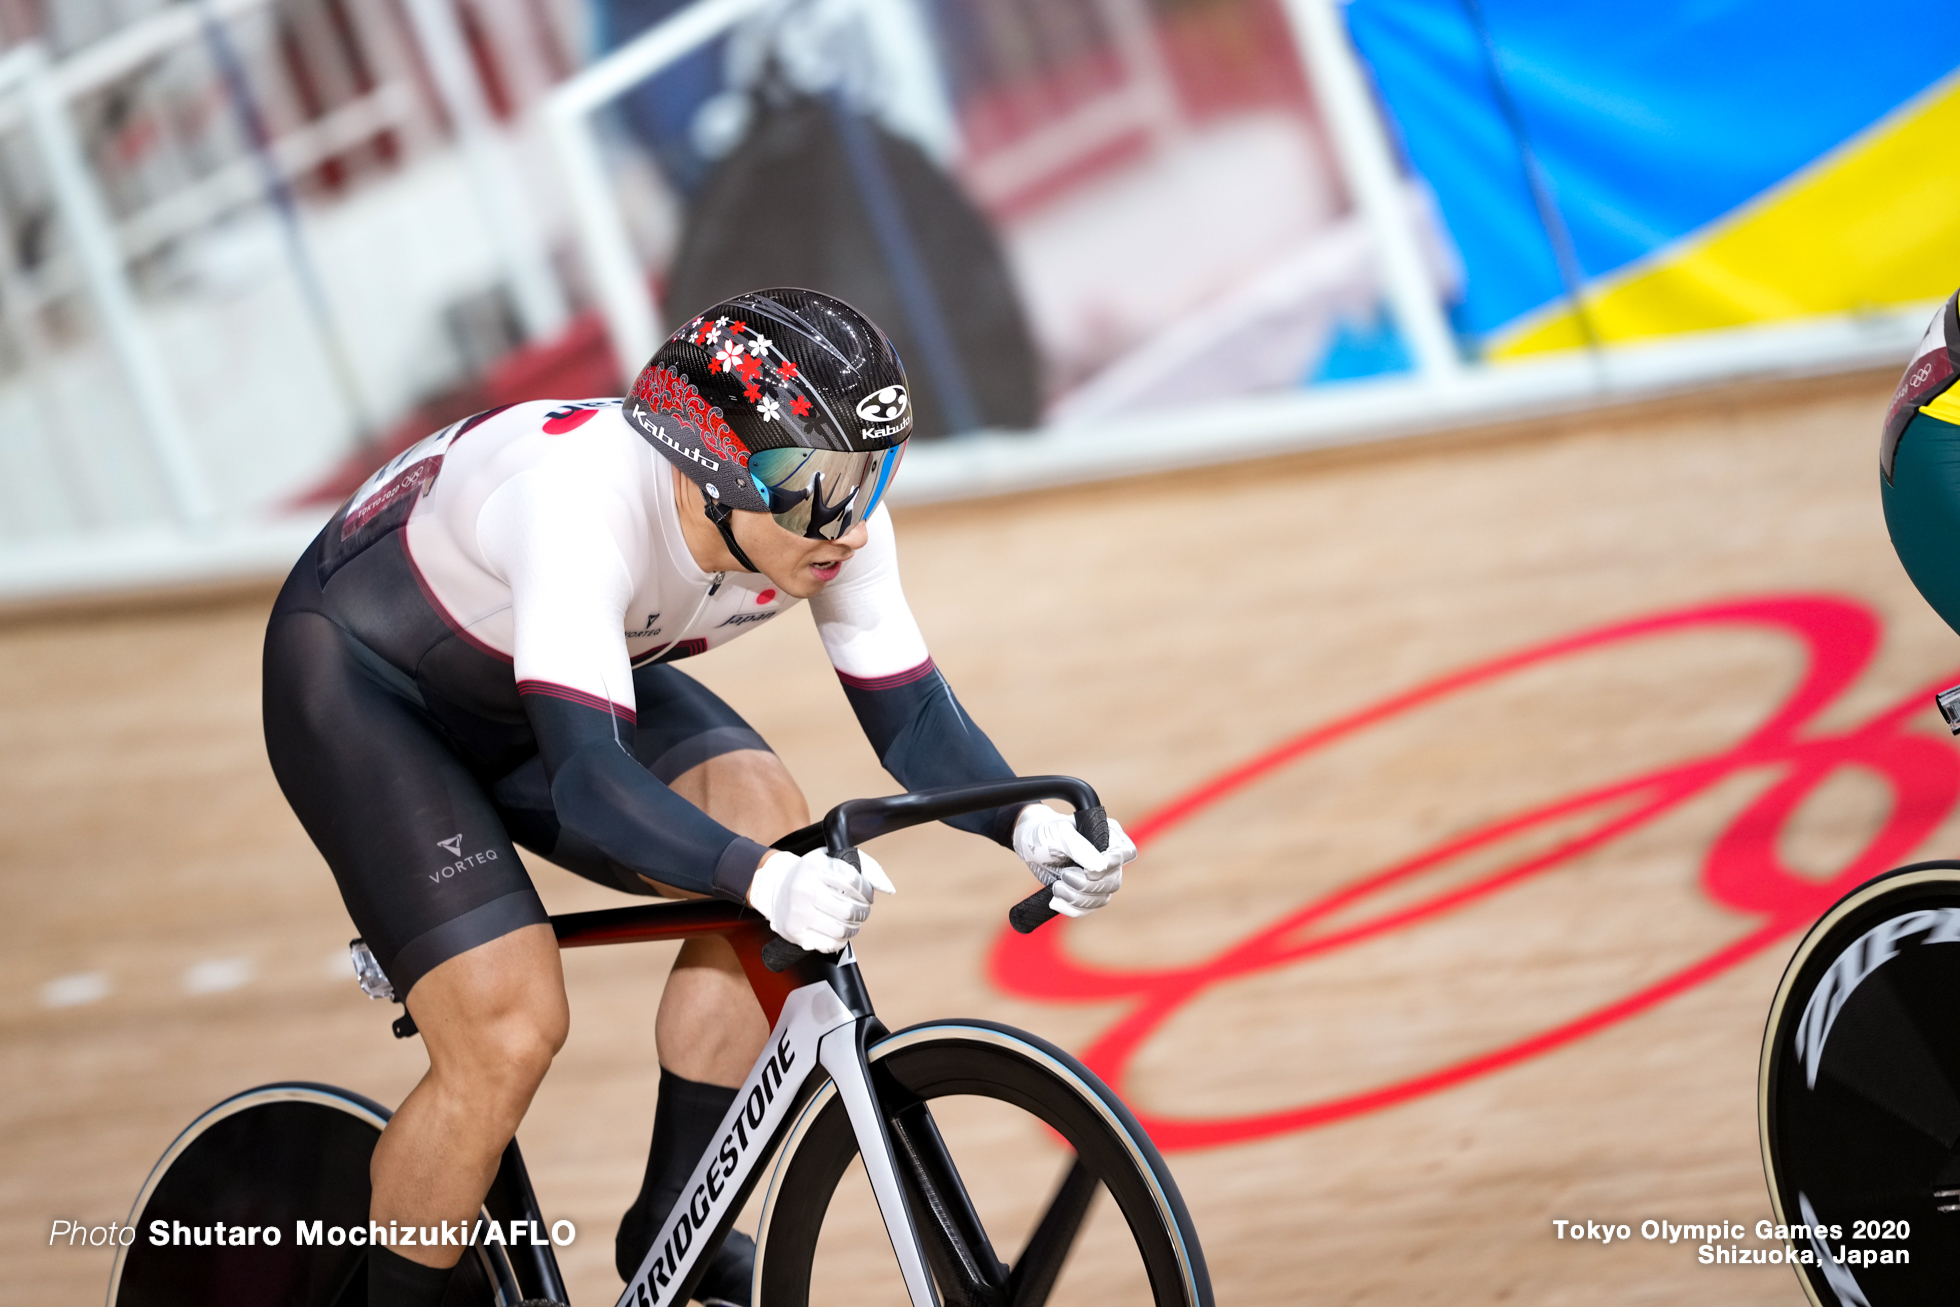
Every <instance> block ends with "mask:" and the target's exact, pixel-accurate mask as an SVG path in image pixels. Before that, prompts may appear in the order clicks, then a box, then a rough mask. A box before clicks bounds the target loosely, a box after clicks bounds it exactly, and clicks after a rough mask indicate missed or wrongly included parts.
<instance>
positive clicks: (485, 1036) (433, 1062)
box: [408, 925, 571, 1097]
mask: <svg viewBox="0 0 1960 1307" xmlns="http://www.w3.org/2000/svg"><path fill="white" fill-rule="evenodd" d="M408 1007H409V1011H410V1012H411V1013H412V1014H413V1015H414V1017H415V1023H416V1025H417V1026H418V1027H420V1028H421V1031H422V1038H423V1042H424V1044H425V1045H426V1046H427V1048H428V1051H429V1065H430V1068H431V1070H432V1071H433V1072H434V1074H435V1075H436V1076H437V1077H438V1078H444V1079H447V1078H452V1077H453V1078H458V1079H461V1080H465V1081H471V1082H475V1083H479V1084H485V1085H496V1086H499V1087H507V1088H508V1089H509V1090H511V1091H512V1092H520V1093H523V1094H524V1095H526V1096H527V1097H528V1095H529V1093H530V1091H531V1090H533V1089H535V1088H536V1087H537V1083H538V1081H540V1080H542V1079H543V1078H544V1073H545V1072H546V1071H547V1070H549V1069H550V1067H551V1060H552V1058H553V1057H555V1056H556V1055H557V1053H558V1050H559V1049H561V1048H563V1047H564V1045H565V1037H566V1035H567V1034H568V1033H569V1031H570V1029H571V1009H570V1006H569V1005H568V1004H567V1003H566V1001H565V978H564V972H563V971H562V970H561V968H560V966H559V962H558V945H557V941H556V940H554V939H553V938H552V935H551V927H550V926H548V925H534V926H525V927H523V928H522V929H520V930H515V931H511V932H510V933H509V934H506V935H500V936H498V937H497V938H496V939H493V940H489V941H487V942H486V943H483V944H479V945H477V946H476V947H475V948H472V949H469V950H468V951H466V952H463V953H459V954H457V955H456V956H455V957H453V958H449V959H447V960H446V961H444V962H443V963H441V964H440V965H438V966H436V967H434V968H432V969H431V970H430V971H429V972H428V973H427V974H426V975H424V976H423V977H422V979H421V980H419V981H417V982H416V985H415V988H414V989H412V990H411V991H409V995H408Z"/></svg>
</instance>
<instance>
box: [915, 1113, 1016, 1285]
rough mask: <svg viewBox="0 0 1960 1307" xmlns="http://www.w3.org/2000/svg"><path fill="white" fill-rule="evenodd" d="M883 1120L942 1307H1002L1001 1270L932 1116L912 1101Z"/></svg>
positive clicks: (1004, 1276)
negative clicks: (942, 1303) (886, 1121)
mask: <svg viewBox="0 0 1960 1307" xmlns="http://www.w3.org/2000/svg"><path fill="white" fill-rule="evenodd" d="M888 1120H889V1123H890V1127H891V1137H892V1144H893V1147H894V1150H895V1151H896V1152H897V1154H898V1159H899V1178H900V1179H901V1180H902V1181H903V1182H904V1184H905V1191H906V1198H907V1199H908V1200H910V1202H911V1205H912V1219H913V1220H914V1221H915V1222H917V1223H918V1227H919V1238H920V1242H921V1243H922V1244H923V1245H924V1248H925V1254H926V1262H927V1264H928V1265H929V1266H930V1267H931V1268H932V1273H933V1278H934V1279H936V1280H938V1281H939V1290H940V1296H941V1297H942V1298H943V1299H944V1300H945V1303H946V1307H1006V1303H1007V1266H1006V1264H1005V1263H1003V1262H1002V1261H1001V1260H1000V1258H999V1257H997V1256H995V1255H994V1246H993V1242H992V1241H991V1240H990V1239H988V1238H987V1231H986V1228H985V1227H984V1226H982V1225H981V1224H980V1214H979V1213H978V1212H976V1211H974V1209H973V1200H972V1199H971V1198H969V1197H968V1196H967V1192H966V1185H965V1183H964V1182H963V1181H961V1179H960V1173H959V1168H958V1167H957V1166H955V1165H954V1164H953V1158H952V1154H950V1153H949V1152H947V1151H946V1141H945V1140H944V1139H943V1138H942V1137H941V1136H940V1133H939V1126H938V1125H937V1124H936V1123H935V1122H934V1121H933V1119H932V1113H931V1112H930V1111H928V1110H927V1108H926V1105H925V1104H924V1103H922V1102H917V1101H914V1102H913V1103H912V1104H911V1105H909V1106H907V1107H905V1108H903V1109H902V1110H900V1111H898V1112H894V1113H892V1115H891V1116H890V1117H889V1118H888Z"/></svg>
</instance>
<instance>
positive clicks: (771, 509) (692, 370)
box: [626, 288, 912, 538]
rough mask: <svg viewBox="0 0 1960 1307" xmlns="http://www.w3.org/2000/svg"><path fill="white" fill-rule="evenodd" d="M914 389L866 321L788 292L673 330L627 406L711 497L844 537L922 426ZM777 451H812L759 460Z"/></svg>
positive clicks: (722, 308) (734, 302) (765, 293)
mask: <svg viewBox="0 0 1960 1307" xmlns="http://www.w3.org/2000/svg"><path fill="white" fill-rule="evenodd" d="M906 396H907V390H906V382H905V369H904V365H903V364H901V363H900V362H899V358H898V352H897V351H896V350H895V349H893V348H892V344H891V341H890V340H889V339H888V338H887V337H886V336H885V333H884V332H882V331H880V330H879V329H878V328H877V326H876V325H874V324H873V323H872V322H871V321H870V319H868V318H866V317H865V316H864V315H863V314H861V313H859V312H858V311H857V310H856V309H854V308H852V307H851V306H850V305H848V304H846V303H844V302H843V301H842V300H839V299H836V298H834V297H832V296H829V295H825V294H822V293H820V292H818V291H811V290H800V289H795V288H778V289H772V290H761V291H752V292H750V293H748V294H745V295H737V296H735V297H734V298H732V299H728V300H724V301H722V302H721V303H720V304H717V305H715V306H714V307H713V308H710V309H708V310H707V311H706V312H704V313H702V314H700V315H698V316H696V317H695V318H693V319H692V320H691V321H689V322H688V323H687V324H686V325H685V326H683V327H681V329H680V330H678V331H676V332H675V333H674V334H673V335H672V336H670V337H668V339H667V342H666V343H665V344H664V345H662V346H661V347H660V350H659V351H658V352H657V353H656V354H655V355H654V356H653V358H652V359H651V360H649V361H648V363H647V365H646V367H645V368H644V369H643V370H642V371H641V373H640V375H639V377H638V379H637V380H636V381H635V382H634V384H633V389H632V393H631V394H630V395H629V396H628V397H627V402H626V412H627V417H628V420H629V421H630V422H631V423H632V425H633V426H634V428H635V429H636V430H637V431H638V432H639V433H640V435H641V436H642V437H643V438H644V439H645V440H646V441H647V443H648V444H649V445H651V446H652V447H653V448H655V449H657V450H659V451H660V453H661V454H662V455H663V456H665V457H666V458H667V459H668V460H669V461H670V462H672V463H673V464H674V465H675V466H676V467H678V468H680V470H681V471H682V473H683V474H685V475H686V476H687V477H688V478H689V479H691V480H692V481H694V482H695V484H697V485H699V486H700V487H701V490H702V494H703V495H704V496H705V497H706V498H707V499H708V500H710V501H712V502H713V503H714V504H718V505H720V506H722V507H723V508H726V509H741V510H745V511H749V512H767V513H771V514H773V515H774V516H775V517H776V518H777V520H778V522H780V523H781V524H782V525H783V526H785V527H786V528H788V529H790V530H794V531H796V532H797V533H798V534H807V535H813V536H815V535H821V536H822V537H824V538H835V537H836V535H838V534H841V533H842V532H843V531H846V530H848V529H849V528H850V526H851V525H852V524H853V523H855V522H859V521H862V520H863V519H864V517H865V516H866V515H868V514H869V513H870V512H871V510H872V509H873V508H875V507H876V505H877V501H878V499H879V498H880V497H881V496H882V495H883V493H884V490H885V488H886V487H887V486H888V485H889V484H890V480H891V476H892V473H893V472H894V471H895V470H896V467H897V463H898V458H899V451H900V449H901V447H902V446H903V445H904V443H905V441H906V438H907V437H909V436H910V435H911V433H912V412H911V406H910V404H909V403H908V402H907V398H906ZM772 450H779V451H796V450H802V451H810V452H809V453H808V454H804V455H797V454H784V453H778V454H773V455H770V456H769V457H766V458H762V457H761V456H762V455H764V454H765V453H766V452H767V451H772ZM871 455H882V456H880V457H869V456H871ZM758 460H759V461H758Z"/></svg>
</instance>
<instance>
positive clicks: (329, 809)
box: [264, 542, 769, 996]
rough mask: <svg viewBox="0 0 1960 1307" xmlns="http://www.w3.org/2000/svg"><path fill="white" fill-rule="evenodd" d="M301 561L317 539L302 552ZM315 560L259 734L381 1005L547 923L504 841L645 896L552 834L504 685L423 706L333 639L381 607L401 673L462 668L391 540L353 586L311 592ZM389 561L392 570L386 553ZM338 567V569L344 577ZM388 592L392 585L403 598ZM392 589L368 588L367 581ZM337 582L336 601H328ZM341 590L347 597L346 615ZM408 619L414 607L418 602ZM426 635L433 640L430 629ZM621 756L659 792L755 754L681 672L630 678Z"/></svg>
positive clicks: (504, 670) (371, 657) (390, 664)
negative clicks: (382, 987) (360, 943)
mask: <svg viewBox="0 0 1960 1307" xmlns="http://www.w3.org/2000/svg"><path fill="white" fill-rule="evenodd" d="M316 550H317V543H316ZM316 550H309V551H308V553H307V556H306V557H305V558H302V559H301V560H300V563H299V566H298V567H296V568H295V569H294V571H293V575H292V577H291V578H290V579H289V580H288V581H287V584H286V588H285V589H284V590H283V591H282V592H281V593H280V596H279V600H278V602H277V603H276V604H275V605H274V608H273V615H272V619H271V621H270V623H269V624H268V626H267V628H266V643H265V683H264V694H265V737H266V751H267V754H268V755H269V756H270V758H271V761H272V770H273V774H274V775H275V776H276V777H277V778H278V780H279V785H280V788H281V789H282V790H284V791H285V794H286V798H287V800H288V801H289V802H290V803H291V804H292V806H293V811H294V812H295V813H297V814H298V815H299V819H300V824H301V825H303V826H304V827H305V828H306V833H307V834H308V835H310V836H312V837H313V842H314V844H316V845H317V846H318V847H319V849H320V853H321V855H322V856H323V857H325V859H326V861H327V865H328V866H329V867H330V868H332V870H333V874H334V879H335V880H336V881H337V882H339V885H340V895H341V898H342V900H343V901H344V902H345V903H346V904H347V911H348V914H349V915H350V916H351V917H353V919H354V927H355V929H356V930H358V931H359V932H360V934H361V937H362V938H363V939H365V940H366V941H367V943H368V947H369V948H371V949H373V950H374V955H375V957H376V959H377V960H378V961H379V962H380V963H381V967H382V970H384V971H385V972H387V974H388V978H389V980H390V981H391V982H392V983H393V985H394V987H395V993H396V994H398V995H402V996H406V995H407V994H408V993H409V991H410V990H412V989H413V988H414V987H415V982H416V981H418V980H420V979H421V978H422V977H423V976H424V975H426V974H428V972H429V971H430V970H431V969H433V968H434V967H436V966H437V965H439V964H440V963H442V962H445V961H447V960H448V959H450V958H453V957H455V956H456V955H457V954H459V953H463V952H466V951H467V950H469V949H472V948H475V947H476V946H477V945H479V944H484V943H487V942H489V941H490V940H493V939H496V938H497V937H498V936H501V935H505V934H508V933H510V932H511V931H513V930H517V929H519V928H520V927H523V926H528V925H532V924H535V923H541V922H544V921H547V920H548V919H549V918H548V916H547V914H546V913H545V910H544V905H543V904H542V903H541V902H540V901H539V900H538V895H537V891H536V890H535V889H534V888H533V887H532V885H531V878H530V876H529V875H528V874H527V873H526V871H525V869H524V865H523V864H522V863H521V862H520V861H518V858H517V855H516V852H515V850H514V849H513V847H512V845H513V842H515V843H516V844H521V845H523V846H524V847H525V848H527V849H529V850H531V851H532V852H534V853H537V854H540V855H542V856H543V857H546V858H549V859H550V860H551V861H553V862H555V863H557V864H558V865H559V866H561V867H564V868H566V869H567V870H570V871H573V872H576V873H577V874H579V875H581V876H584V877H586V878H587V879H589V880H594V881H597V882H598V883H600V884H602V885H606V886H609V887H611V888H614V889H619V890H624V891H626V892H628V893H632V894H653V893H655V892H656V891H655V890H654V889H653V888H652V887H651V886H650V885H648V883H647V882H646V881H644V880H642V879H640V877H639V876H637V875H635V874H634V873H632V872H631V871H628V870H627V869H626V868H624V867H622V866H620V865H619V864H618V863H616V862H614V861H613V860H612V859H611V858H609V857H607V856H606V855H605V854H603V853H601V852H599V851H598V850H597V849H595V848H593V847H591V846H590V845H588V844H586V843H585V842H584V841H583V840H580V839H578V838H577V837H576V836H574V835H571V834H569V833H561V832H560V829H559V824H558V819H557V816H556V814H555V812H554V811H553V808H552V803H551V796H550V792H549V790H548V788H547V787H546V785H545V778H544V768H543V765H542V764H541V763H540V761H539V759H538V756H537V751H536V746H535V743H532V744H531V745H530V746H529V748H528V749H527V748H526V741H527V740H528V739H529V729H528V726H527V724H526V723H525V721H524V718H523V712H522V708H521V707H519V706H518V705H517V700H516V692H515V683H514V682H511V686H512V688H511V690H510V697H509V703H508V705H499V704H494V703H489V702H487V699H488V696H483V699H484V700H485V701H484V702H479V703H477V704H476V705H474V710H472V709H471V708H468V707H464V706H461V705H459V704H458V703H457V702H455V700H454V699H453V698H444V697H441V696H440V695H439V694H438V692H437V691H438V689H439V688H440V686H439V684H431V683H430V681H429V680H428V679H427V677H426V676H413V675H410V673H409V671H407V670H404V668H403V666H402V665H401V662H402V661H403V660H401V659H399V656H397V658H394V659H391V658H386V657H383V656H382V654H381V653H378V652H376V650H375V648H374V647H373V646H372V645H371V644H370V643H368V642H367V641H364V640H362V639H358V638H356V637H355V636H354V635H353V634H351V633H350V631H349V630H348V626H349V625H350V624H353V623H351V622H350V621H349V618H350V617H353V618H356V619H358V620H359V621H366V622H370V623H371V622H373V621H375V620H376V619H375V616H374V614H375V612H376V609H377V605H376V603H375V602H374V600H375V596H376V594H377V593H379V594H381V595H384V596H385V599H386V603H385V605H382V606H384V607H385V608H386V610H387V613H386V617H387V621H388V626H387V627H386V630H387V632H388V635H389V639H388V640H387V641H385V642H383V643H388V644H391V645H393V646H395V648H394V649H393V650H391V652H395V653H396V654H397V655H399V649H400V648H401V647H405V646H404V642H403V640H402V639H400V638H397V637H400V636H401V635H402V632H404V631H411V632H416V631H420V632H425V633H426V634H428V636H429V641H430V649H431V650H432V652H430V653H428V654H427V655H425V656H423V657H419V658H417V659H416V660H415V661H414V662H411V663H409V666H410V667H411V668H413V669H415V670H416V671H422V670H423V668H424V666H425V665H426V664H430V663H435V664H439V665H442V666H444V667H445V668H446V669H449V670H450V671H452V672H453V670H454V668H455V665H456V663H457V661H458V660H459V659H467V658H468V657H471V656H474V657H476V658H480V659H482V660H483V661H484V662H485V663H486V664H488V666H486V667H482V668H475V669H472V672H473V675H472V676H470V677H465V678H463V681H462V683H463V684H468V683H470V682H471V681H472V680H474V681H475V682H476V683H477V684H482V683H483V681H484V680H485V679H486V678H488V677H491V676H494V675H496V674H498V673H497V670H496V669H497V668H498V667H499V666H500V667H501V673H500V674H501V676H502V677H503V679H504V680H505V681H510V680H511V677H510V669H509V665H508V664H497V663H496V661H495V660H494V659H492V658H491V657H490V655H488V654H484V653H482V652H480V651H478V650H474V649H470V648H468V647H467V646H464V647H462V648H453V647H450V645H448V644H447V643H445V641H446V640H447V634H448V633H447V630H446V627H445V626H444V624H443V623H442V620H441V617H440V615H439V614H435V613H434V612H433V610H431V609H429V607H428V603H427V600H426V599H424V598H423V597H422V595H421V594H420V592H419V590H418V589H416V588H415V587H414V586H413V578H412V576H411V575H409V574H408V573H407V571H406V570H405V569H406V559H405V558H403V557H402V556H401V555H400V552H399V545H398V544H397V543H395V542H387V543H384V544H383V545H380V546H377V547H376V548H375V549H373V550H370V551H369V554H368V555H367V556H364V559H366V558H368V557H370V556H372V557H374V558H375V562H374V565H373V567H371V568H369V569H368V574H367V575H366V577H365V578H363V577H361V576H358V575H356V576H348V575H346V574H344V573H343V574H339V575H336V576H335V577H334V578H333V581H332V584H331V586H329V587H326V588H325V589H323V587H321V585H320V584H319V582H318V577H317V570H316V563H317V559H316ZM390 555H392V558H390V557H389V556H390ZM349 570H350V571H351V570H353V569H349ZM396 580H406V581H407V582H408V583H409V587H410V588H409V589H408V590H407V592H406V593H404V592H403V591H402V590H401V589H400V588H399V587H398V586H397V585H395V584H392V582H393V581H396ZM381 582H390V583H389V584H385V585H383V586H382V587H381V589H380V590H378V591H377V590H376V589H375V586H376V585H377V583H381ZM343 584H345V585H347V586H348V587H349V591H348V593H343V594H334V593H330V592H331V591H336V590H340V589H341V588H342V586H343ZM350 596H352V597H354V598H358V599H360V600H361V602H360V604H359V605H358V606H357V607H355V606H350V604H349V602H348V601H349V598H350ZM418 607H419V609H420V610H421V611H417V608H418ZM437 633H440V634H437ZM633 692H634V698H635V701H636V707H637V712H638V718H639V725H638V731H637V734H636V736H635V746H634V754H635V756H636V757H637V758H638V760H639V761H640V763H641V764H642V765H643V766H645V767H646V768H647V770H648V771H650V772H652V773H653V775H654V776H655V777H657V778H658V779H659V780H661V781H662V782H671V781H672V780H674V779H675V778H676V777H678V776H679V775H680V774H681V773H682V772H685V771H687V770H688V769H689V768H691V767H694V766H696V765H698V764H700V763H702V762H706V761H707V760H708V759H710V758H714V757H717V756H719V755H721V754H724V753H730V752H733V751H735V750H738V749H764V750H766V749H768V747H769V746H768V744H767V743H766V742H765V741H764V740H763V738H762V737H761V736H760V735H759V734H757V733H756V731H755V730H754V729H753V728H752V727H750V726H749V724H748V723H747V722H745V721H743V720H742V718H741V716H740V714H738V713H737V712H736V711H735V710H734V709H733V708H730V707H729V706H728V705H727V704H726V703H724V702H722V700H721V699H720V698H719V697H717V696H716V695H715V694H714V693H713V692H712V691H710V690H708V689H707V688H706V687H705V686H703V685H701V684H700V683H699V682H698V681H696V680H694V679H693V678H692V677H690V676H687V675H686V674H685V673H683V672H681V671H680V670H679V669H677V668H675V667H672V666H668V665H660V664H656V665H650V666H646V667H641V668H636V669H635V670H634V673H633Z"/></svg>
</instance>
